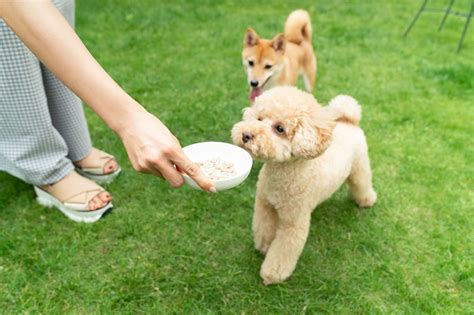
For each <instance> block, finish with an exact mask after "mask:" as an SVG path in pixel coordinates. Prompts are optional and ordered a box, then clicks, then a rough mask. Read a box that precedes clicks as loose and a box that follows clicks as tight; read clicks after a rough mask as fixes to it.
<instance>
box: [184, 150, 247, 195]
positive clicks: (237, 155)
mask: <svg viewBox="0 0 474 315" xmlns="http://www.w3.org/2000/svg"><path fill="white" fill-rule="evenodd" d="M183 151H184V154H186V156H187V157H188V158H189V159H190V160H191V161H193V162H194V163H198V162H202V161H205V160H208V159H213V158H221V159H222V160H224V161H226V162H228V163H232V164H234V167H235V171H236V175H235V176H233V177H230V178H226V179H220V180H214V181H213V182H214V186H215V187H216V189H217V191H222V190H226V189H230V188H233V187H235V186H237V185H239V184H240V183H242V182H243V181H244V180H245V179H246V178H247V176H249V173H250V170H251V169H252V157H251V156H250V154H248V153H247V151H245V150H244V149H242V148H239V147H238V146H235V145H233V144H229V143H224V142H199V143H195V144H191V145H188V146H187V147H184V148H183ZM183 177H184V180H185V181H186V183H187V184H188V185H190V186H191V187H193V188H196V189H201V188H200V187H199V186H198V185H197V184H196V183H195V182H194V181H193V180H192V179H191V178H190V177H189V176H188V175H186V174H183Z"/></svg>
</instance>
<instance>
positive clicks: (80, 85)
mask: <svg viewBox="0 0 474 315" xmlns="http://www.w3.org/2000/svg"><path fill="white" fill-rule="evenodd" d="M0 3H1V4H0V17H2V18H3V19H4V20H5V22H6V23H7V24H8V25H9V26H10V27H11V28H12V29H13V31H14V32H15V33H16V34H17V35H18V37H20V38H21V40H22V41H23V42H24V43H25V44H26V45H27V46H28V48H30V50H31V51H32V52H33V53H34V54H35V55H36V56H37V57H38V59H40V60H41V61H42V62H43V63H44V64H45V65H46V66H47V67H48V68H49V69H50V70H51V71H52V72H53V73H54V74H55V75H56V76H57V77H58V78H59V79H60V80H61V81H63V82H64V84H65V85H67V86H68V87H69V88H70V89H71V90H72V91H73V92H74V93H76V94H77V95H78V96H79V97H80V98H81V99H82V100H83V101H84V102H86V103H87V104H88V105H89V106H90V107H91V108H92V109H93V110H94V111H95V112H96V113H97V114H98V115H99V116H100V117H101V118H102V119H103V120H104V121H105V122H106V123H107V125H108V126H109V127H110V128H112V129H113V130H115V131H116V132H120V129H122V127H123V126H124V125H125V124H126V122H125V119H127V117H130V115H133V114H136V113H137V112H139V111H143V110H144V109H143V108H142V107H141V106H140V105H139V104H138V103H137V102H136V101H134V100H133V99H132V98H131V97H130V96H129V95H128V94H127V93H125V91H123V90H122V89H121V88H120V86H118V85H117V83H115V81H114V80H113V79H112V78H111V77H110V76H109V75H108V74H107V73H106V72H105V71H104V69H103V68H102V67H101V66H100V65H99V64H98V63H97V62H96V61H95V59H94V58H93V57H92V55H91V54H90V53H89V51H88V50H87V48H86V47H85V46H84V44H83V43H82V42H81V40H80V39H79V37H78V36H77V35H76V33H75V32H74V30H73V29H72V28H71V26H70V25H69V24H68V23H67V21H66V20H65V19H64V17H63V16H62V15H61V14H60V13H59V11H58V10H57V9H56V8H55V7H54V6H53V4H52V3H51V2H50V1H44V0H30V1H0Z"/></svg>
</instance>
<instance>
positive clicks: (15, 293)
mask: <svg viewBox="0 0 474 315" xmlns="http://www.w3.org/2000/svg"><path fill="white" fill-rule="evenodd" d="M270 3H272V4H270ZM420 3H421V1H420V2H418V1H409V0H403V1H395V0H393V1H390V2H388V1H364V2H362V1H298V2H292V3H290V2H287V1H281V2H280V3H279V4H275V3H273V2H269V1H245V2H243V1H242V2H239V3H234V2H231V1H226V2H224V1H219V2H218V1H199V4H198V1H196V2H191V1H172V2H171V1H151V0H148V1H132V0H127V1H105V0H104V1H94V0H87V1H86V0H81V1H77V21H76V28H77V31H78V33H79V35H80V36H81V38H82V39H83V40H84V42H85V44H86V45H87V46H88V48H89V49H90V50H91V52H92V53H93V55H94V56H96V58H97V59H98V60H99V62H100V63H101V64H102V65H103V66H104V67H105V68H106V69H107V70H108V71H109V73H110V74H111V75H112V77H114V78H115V79H116V80H117V81H118V82H119V83H120V84H121V85H122V86H123V87H124V88H125V90H127V91H128V92H129V93H130V94H131V95H132V96H133V97H135V98H136V99H137V100H138V101H139V102H141V103H142V104H143V105H144V106H145V107H146V108H147V109H148V110H149V111H151V112H153V113H155V114H156V115H158V116H159V117H160V118H161V120H162V121H163V122H165V123H166V124H167V125H168V127H169V128H170V129H171V130H172V131H173V132H174V133H175V134H176V135H177V136H178V137H179V139H180V141H181V143H182V144H183V145H188V144H191V143H194V142H199V141H206V140H216V141H225V142H230V129H231V127H232V125H233V124H234V123H235V122H237V121H238V120H240V117H241V110H242V108H243V107H245V106H247V105H248V91H247V87H246V80H245V74H244V72H243V70H242V65H241V59H240V58H241V57H240V54H241V45H242V39H243V33H244V31H245V29H246V28H247V27H248V26H252V27H254V28H255V29H256V30H257V31H258V32H259V33H260V34H261V35H262V36H264V37H271V36H273V35H274V34H276V33H277V32H280V31H282V27H283V23H284V21H285V19H286V17H287V15H288V13H289V12H290V11H291V10H293V9H296V8H300V7H301V8H305V9H307V10H308V11H309V12H310V14H311V17H312V19H313V29H314V35H313V43H314V46H315V48H316V51H317V57H318V78H317V89H316V91H315V95H316V97H317V99H318V100H319V101H320V102H321V103H327V102H328V101H329V100H330V99H331V98H332V97H334V96H336V95H337V94H342V93H344V94H349V95H352V96H354V97H355V98H356V99H358V100H359V102H360V103H361V104H362V106H363V119H362V127H363V128H364V130H365V132H366V135H367V138H368V142H369V148H370V155H371V160H372V166H373V173H374V182H375V183H374V185H375V189H376V190H377V191H378V195H379V201H378V203H377V204H376V206H375V207H373V208H371V209H359V208H357V207H356V206H355V204H354V203H353V202H351V201H350V200H349V199H348V197H347V189H346V188H342V189H341V190H340V191H339V192H338V193H336V194H335V195H334V196H333V197H332V198H331V199H330V200H328V201H327V202H325V203H324V204H322V205H321V206H320V207H318V209H316V211H315V212H314V213H313V217H312V226H311V232H310V235H309V238H308V241H307V244H306V247H305V250H304V252H303V254H302V256H301V259H300V261H299V264H298V266H297V269H296V270H295V272H294V274H293V276H292V277H291V278H290V279H289V281H287V282H286V283H284V284H281V285H277V286H271V287H265V286H264V285H263V284H262V282H261V279H260V277H259V275H258V272H259V268H260V264H261V262H262V256H261V255H260V254H259V253H257V251H256V250H254V248H253V243H252V234H251V218H252V211H253V209H252V208H253V201H254V197H255V184H256V180H257V174H258V171H259V169H260V167H261V164H260V163H256V164H255V165H254V168H253V171H252V173H251V176H250V177H249V178H248V180H247V181H246V182H245V183H243V184H242V185H241V186H239V187H237V188H235V189H233V190H230V191H226V192H222V193H219V194H216V195H213V196H208V195H206V194H204V193H200V192H198V191H195V190H192V189H190V188H189V187H183V188H182V189H179V190H173V189H171V188H169V186H168V185H167V184H166V183H165V182H163V181H162V180H159V179H157V178H154V177H152V176H149V175H143V174H136V173H134V171H133V170H132V168H131V165H130V163H129V162H128V160H127V155H126V152H125V150H124V148H123V147H122V145H121V142H120V140H119V139H118V138H117V137H116V136H115V135H114V134H113V133H112V132H111V131H110V130H109V129H107V127H106V126H105V125H104V123H103V122H102V121H101V120H100V119H99V118H98V117H97V116H95V115H94V114H93V113H92V112H91V111H90V110H87V116H88V119H89V126H90V129H91V134H92V136H93V140H94V144H95V145H96V146H97V147H99V148H102V149H104V150H106V151H108V152H111V153H113V154H115V155H116V156H117V158H118V160H119V161H120V162H121V164H122V166H123V173H122V175H121V176H120V177H119V178H118V180H117V181H115V182H114V183H112V184H111V185H109V186H108V187H107V188H108V190H109V191H111V192H112V193H113V194H114V198H115V199H114V204H115V209H114V210H113V212H112V213H111V214H110V215H108V216H106V217H105V218H104V219H103V220H101V221H99V222H97V223H96V224H92V225H86V224H76V223H74V222H72V221H69V220H68V219H67V218H66V217H65V216H63V215H62V214H61V213H60V212H59V211H55V210H51V209H47V208H43V207H41V206H39V205H38V204H37V203H36V202H35V201H34V193H33V189H32V188H31V186H29V185H26V184H24V183H22V182H21V181H19V180H17V179H15V178H13V177H11V176H9V175H7V174H4V173H1V174H0V309H3V311H0V312H1V313H23V312H26V313H44V314H60V313H84V314H85V313H91V312H93V313H112V312H113V313H115V312H117V313H130V314H137V313H163V314H169V313H184V314H191V313H246V314H273V313H285V314H296V313H308V314H310V313H330V314H334V313H345V314H349V313H351V314H352V313H397V314H401V313H410V314H414V313H437V314H455V313H466V314H467V313H471V314H472V313H473V312H474V141H473V135H474V123H473V121H474V110H473V106H474V36H473V35H474V29H473V28H474V25H472V23H471V29H470V30H469V31H468V33H467V36H466V40H465V44H464V48H463V49H462V51H461V52H460V53H459V54H457V53H456V52H455V50H456V47H457V42H458V40H459V37H460V35H461V31H462V28H463V25H464V24H463V20H461V19H460V18H458V17H450V18H448V20H447V22H446V25H445V29H444V30H443V31H442V32H438V31H437V28H438V25H439V22H440V21H441V17H442V15H441V14H435V13H425V14H424V15H422V16H421V18H420V20H419V21H418V23H417V25H415V27H414V29H413V30H412V33H411V34H410V35H409V36H408V38H406V39H404V38H402V34H403V32H404V30H405V28H406V26H407V25H408V23H409V22H410V20H411V19H412V17H413V16H414V14H415V12H416V10H417V9H418V7H419V5H420ZM446 3H447V1H430V6H432V7H436V6H439V7H443V6H445V5H446ZM469 6H470V2H469V1H468V0H464V1H456V10H458V11H468V10H469ZM110 106H111V108H113V104H110Z"/></svg>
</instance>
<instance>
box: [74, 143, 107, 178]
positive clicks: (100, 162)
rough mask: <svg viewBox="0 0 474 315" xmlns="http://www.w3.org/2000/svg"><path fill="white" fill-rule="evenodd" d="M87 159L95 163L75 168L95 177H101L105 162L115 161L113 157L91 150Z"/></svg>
mask: <svg viewBox="0 0 474 315" xmlns="http://www.w3.org/2000/svg"><path fill="white" fill-rule="evenodd" d="M89 159H90V160H92V161H94V162H95V163H94V164H90V165H87V166H83V167H80V166H76V167H77V168H79V169H81V170H84V171H87V172H89V173H93V174H95V175H103V174H104V166H105V164H107V162H109V161H110V160H115V157H114V156H113V155H110V154H108V153H106V152H104V151H102V150H99V149H96V148H92V150H91V153H90V155H89Z"/></svg>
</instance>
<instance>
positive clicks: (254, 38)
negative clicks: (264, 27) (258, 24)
mask: <svg viewBox="0 0 474 315" xmlns="http://www.w3.org/2000/svg"><path fill="white" fill-rule="evenodd" d="M259 40H260V37H259V36H258V34H257V32H255V31H254V30H253V29H252V28H251V27H249V28H248V29H247V31H246V32H245V36H244V46H245V47H252V46H255V45H257V44H258V41H259Z"/></svg>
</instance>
